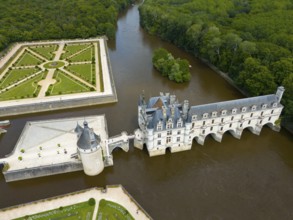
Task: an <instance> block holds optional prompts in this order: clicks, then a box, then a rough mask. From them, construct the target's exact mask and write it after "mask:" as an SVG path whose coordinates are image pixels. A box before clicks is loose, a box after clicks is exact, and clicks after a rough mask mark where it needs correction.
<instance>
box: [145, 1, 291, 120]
mask: <svg viewBox="0 0 293 220" xmlns="http://www.w3.org/2000/svg"><path fill="white" fill-rule="evenodd" d="M139 10H140V18H141V19H140V23H141V26H142V27H143V28H144V29H145V30H147V31H148V32H149V33H150V34H153V35H156V36H159V37H160V38H162V39H164V40H166V41H169V42H171V43H173V44H175V45H177V46H178V47H181V48H183V49H184V50H186V51H187V52H190V53H192V54H194V55H195V56H196V57H199V58H201V59H204V60H207V61H208V62H209V63H211V64H212V65H214V66H216V67H217V68H218V69H219V70H221V71H223V72H225V73H226V74H228V76H229V77H230V78H232V79H233V80H234V82H235V84H236V85H238V86H239V87H240V88H241V89H242V90H244V91H245V92H246V93H247V94H249V95H251V96H257V95H264V94H269V93H275V91H276V88H277V86H280V85H282V86H284V87H285V89H286V91H285V93H284V97H283V100H282V103H283V104H284V106H285V108H284V112H285V114H284V115H283V120H285V121H291V122H292V118H293V56H292V55H293V28H292V26H293V1H290V0H279V1H274V0H221V1H217V0H146V1H145V2H144V4H143V5H142V6H141V7H140V9H139ZM290 124H291V123H290ZM291 125H292V124H291Z"/></svg>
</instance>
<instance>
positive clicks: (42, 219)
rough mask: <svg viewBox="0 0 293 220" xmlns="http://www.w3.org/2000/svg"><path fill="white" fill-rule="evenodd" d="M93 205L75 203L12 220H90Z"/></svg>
mask: <svg viewBox="0 0 293 220" xmlns="http://www.w3.org/2000/svg"><path fill="white" fill-rule="evenodd" d="M94 209H95V205H92V204H90V203H89V202H88V201H87V202H81V203H76V204H74V205H69V206H64V207H62V206H61V207H59V208H58V209H53V210H49V211H46V212H40V213H37V214H34V215H29V216H24V217H21V218H17V219H14V220H28V219H35V220H48V219H56V220H57V219H62V220H77V219H81V220H92V218H93V213H94Z"/></svg>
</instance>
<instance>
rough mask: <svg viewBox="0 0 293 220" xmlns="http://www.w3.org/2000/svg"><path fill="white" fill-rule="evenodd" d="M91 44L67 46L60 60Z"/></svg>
mask: <svg viewBox="0 0 293 220" xmlns="http://www.w3.org/2000/svg"><path fill="white" fill-rule="evenodd" d="M90 45H91V44H67V45H66V46H65V47H64V49H63V50H64V51H65V53H63V54H62V59H66V58H67V57H69V56H71V55H73V54H75V53H77V52H79V51H81V50H83V49H85V48H87V47H88V46H90Z"/></svg>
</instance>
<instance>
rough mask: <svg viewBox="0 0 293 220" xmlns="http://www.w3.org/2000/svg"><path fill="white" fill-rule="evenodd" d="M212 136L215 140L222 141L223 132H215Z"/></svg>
mask: <svg viewBox="0 0 293 220" xmlns="http://www.w3.org/2000/svg"><path fill="white" fill-rule="evenodd" d="M212 137H213V138H214V140H215V141H217V142H219V143H221V142H222V138H223V134H221V133H219V132H217V133H215V134H212Z"/></svg>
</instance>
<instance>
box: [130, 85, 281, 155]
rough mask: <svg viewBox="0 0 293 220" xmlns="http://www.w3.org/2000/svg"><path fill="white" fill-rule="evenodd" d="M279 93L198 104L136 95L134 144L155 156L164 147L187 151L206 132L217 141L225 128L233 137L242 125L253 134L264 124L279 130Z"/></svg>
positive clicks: (171, 149)
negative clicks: (193, 104) (137, 99)
mask: <svg viewBox="0 0 293 220" xmlns="http://www.w3.org/2000/svg"><path fill="white" fill-rule="evenodd" d="M283 93H284V87H279V88H278V90H277V92H276V94H271V95H264V96H258V97H252V98H244V99H238V100H232V101H225V102H218V103H211V104H206V105H198V106H189V102H188V100H185V101H184V102H183V104H180V103H178V101H176V96H175V95H169V94H166V95H164V94H161V95H160V96H158V97H152V98H150V99H149V101H148V103H146V101H145V98H144V96H140V99H139V104H138V123H139V129H137V130H136V131H135V139H134V145H135V147H137V148H139V149H142V148H143V145H144V144H146V146H147V150H148V152H149V155H150V156H156V155H162V154H165V152H166V150H167V149H168V148H169V149H170V151H171V152H172V153H173V152H178V151H184V150H190V149H191V146H192V141H193V140H194V139H195V140H196V141H197V143H199V144H201V145H203V144H204V141H205V138H206V137H207V136H208V135H209V134H211V136H212V137H213V138H214V139H215V140H216V141H218V142H221V140H222V137H223V134H224V133H225V132H226V131H229V132H230V133H231V134H232V135H233V136H234V137H236V138H240V137H241V134H242V132H243V130H244V129H245V128H248V129H249V130H250V131H251V132H252V133H254V134H257V135H259V134H260V131H261V129H262V127H263V126H264V125H268V126H270V127H271V128H272V129H273V130H275V131H279V130H280V127H279V124H278V123H276V121H277V120H278V119H279V117H280V114H281V111H282V109H283V106H282V105H281V104H280V101H281V98H282V95H283Z"/></svg>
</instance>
